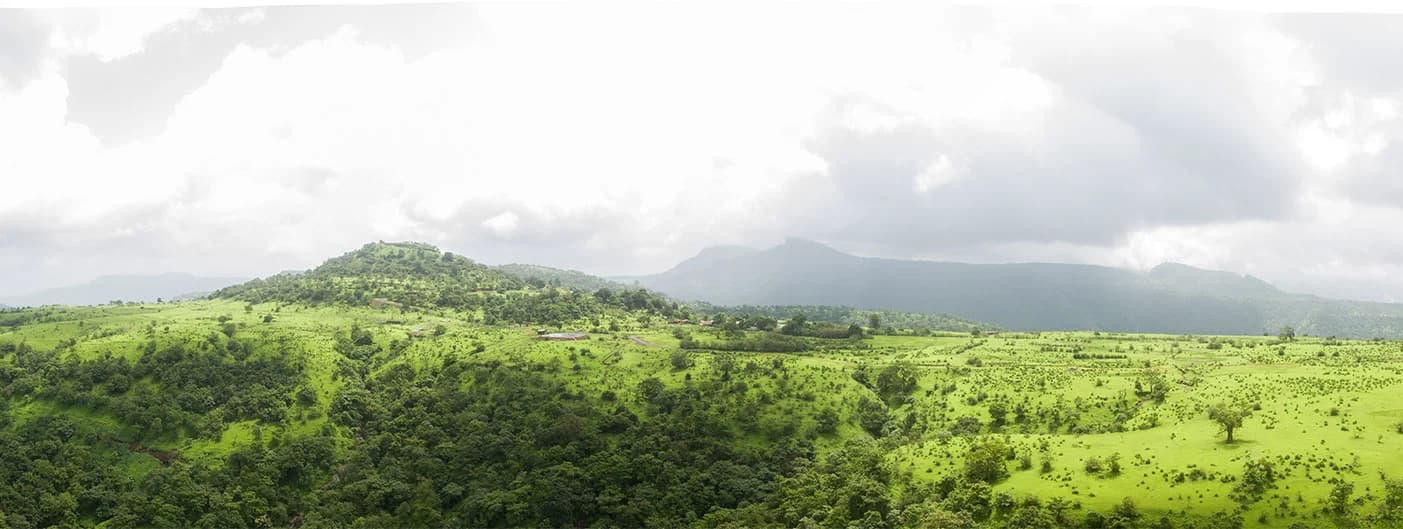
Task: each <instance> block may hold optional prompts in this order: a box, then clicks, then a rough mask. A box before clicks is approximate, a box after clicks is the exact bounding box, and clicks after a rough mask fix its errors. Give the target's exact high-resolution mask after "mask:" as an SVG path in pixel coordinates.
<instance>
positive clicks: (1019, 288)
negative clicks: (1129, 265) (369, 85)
mask: <svg viewBox="0 0 1403 529" xmlns="http://www.w3.org/2000/svg"><path fill="white" fill-rule="evenodd" d="M629 279H630V280H635V281H637V282H638V283H639V284H641V285H643V286H645V287H648V288H651V289H655V290H658V291H660V292H663V293H665V294H668V295H670V296H673V297H675V298H678V299H685V300H703V301H706V302H710V303H715V304H717V305H840V306H852V307H858V308H865V309H892V310H901V311H912V312H922V313H943V314H958V315H960V316H962V317H966V318H971V319H974V320H979V321H988V322H990V323H993V324H997V325H1000V326H1003V327H1006V328H1009V329H1014V330H1054V329H1087V330H1103V331H1119V332H1163V333H1185V334H1260V333H1263V332H1271V333H1275V332H1276V330H1277V329H1279V328H1280V327H1282V326H1287V325H1290V326H1294V327H1295V328H1296V329H1297V332H1300V333H1308V334H1313V335H1321V336H1325V335H1337V336H1354V337H1401V336H1403V305H1399V304H1387V303H1371V302H1358V301H1342V300H1332V299H1326V298H1320V297H1316V296H1308V295H1301V294H1292V293H1287V292H1283V291H1281V290H1279V289H1277V288H1276V287H1273V286H1272V285H1270V284H1268V283H1266V282H1265V281H1262V280H1260V279H1257V278H1254V277H1251V276H1244V275H1240V274H1234V273H1230V272H1221V271H1212V270H1202V269H1198V268H1194V267H1190V266H1187V265H1182V264H1175V263H1166V264H1163V265H1160V266H1158V267H1155V268H1154V269H1152V270H1149V271H1147V272H1139V271H1134V270H1126V269H1121V268H1113V267H1106V266H1096V265H1081V264H1058V263H1009V264H970V263H955V262H937V261H913V260H897V259H881V258H870V257H858V256H854V255H849V254H845V253H843V252H839V251H837V250H835V249H833V248H830V247H827V246H824V245H822V244H819V243H817V242H813V241H808V240H802V239H789V240H786V241H785V242H784V243H783V244H780V245H778V246H775V247H773V248H770V249H767V250H738V249H734V248H727V249H724V250H720V251H717V250H704V251H703V252H701V254H699V255H698V256H697V257H695V258H693V259H689V260H687V261H684V262H682V263H680V264H678V265H677V266H675V267H673V268H672V269H670V270H668V271H666V272H663V273H660V274H656V275H652V276H640V277H633V278H629Z"/></svg>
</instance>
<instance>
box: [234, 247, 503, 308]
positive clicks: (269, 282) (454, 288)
mask: <svg viewBox="0 0 1403 529" xmlns="http://www.w3.org/2000/svg"><path fill="white" fill-rule="evenodd" d="M522 285H523V284H522V282H521V281H520V280H519V279H517V278H516V277H513V276H511V275H508V274H506V273H503V272H501V271H498V270H495V269H493V268H492V267H489V266H487V265H483V264H480V263H477V262H475V261H473V260H471V259H468V258H466V257H463V256H460V255H454V254H452V253H445V252H440V251H439V249H438V248H435V247H433V246H431V245H427V244H422V243H386V242H375V243H369V244H366V245H365V246H362V247H361V248H359V249H357V250H354V251H351V252H348V253H346V254H345V255H341V256H339V257H334V258H331V259H328V260H327V261H326V262H325V263H322V265H321V266H318V267H316V268H314V269H312V270H309V271H307V272H305V273H297V274H292V273H282V274H278V275H274V276H271V277H268V278H264V279H255V280H252V281H249V282H247V283H243V284H240V285H235V286H231V287H228V288H224V289H220V290H218V291H216V292H215V293H214V294H213V296H214V297H220V298H234V299H240V300H244V301H250V302H255V303H260V302H265V301H280V302H284V303H299V302H300V303H312V304H318V303H341V304H352V305H354V304H363V303H368V302H369V301H370V300H372V299H384V300H389V301H393V302H395V303H399V304H403V305H409V306H422V307H428V306H465V305H467V304H470V303H472V301H473V300H474V299H476V298H479V297H480V296H478V295H477V293H479V292H487V291H505V290H512V289H517V288H520V287H521V286H522Z"/></svg>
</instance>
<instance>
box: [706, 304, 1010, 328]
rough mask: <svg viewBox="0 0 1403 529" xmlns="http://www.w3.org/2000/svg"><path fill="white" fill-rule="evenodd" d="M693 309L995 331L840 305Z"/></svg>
mask: <svg viewBox="0 0 1403 529" xmlns="http://www.w3.org/2000/svg"><path fill="white" fill-rule="evenodd" d="M691 308H692V309H693V310H696V311H698V312H701V313H707V314H714V313H718V312H720V313H725V314H731V315H742V316H763V317H767V318H770V319H776V320H785V319H791V318H794V317H795V316H800V315H802V316H804V317H806V318H808V319H809V320H810V321H815V322H828V323H835V324H841V325H868V324H870V323H871V322H872V321H873V320H872V316H874V315H875V316H877V321H879V322H880V323H881V327H882V329H874V330H877V331H879V332H880V331H882V330H884V329H887V328H891V329H910V330H914V331H952V332H962V333H963V332H973V331H975V330H983V331H988V330H998V329H999V327H998V326H997V325H993V324H989V323H981V322H977V321H972V320H968V319H965V318H961V317H958V316H952V315H949V314H925V313H919V312H905V311H897V310H870V309H858V308H853V307H843V306H828V305H731V306H721V305H711V304H708V303H694V304H692V305H691Z"/></svg>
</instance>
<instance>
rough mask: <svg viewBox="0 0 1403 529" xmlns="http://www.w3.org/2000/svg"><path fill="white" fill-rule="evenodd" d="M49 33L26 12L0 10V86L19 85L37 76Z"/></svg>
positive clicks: (11, 87) (0, 87)
mask: <svg viewBox="0 0 1403 529" xmlns="http://www.w3.org/2000/svg"><path fill="white" fill-rule="evenodd" d="M50 33H51V28H50V27H49V26H48V24H46V23H44V22H43V21H42V20H40V19H39V18H38V17H36V16H34V14H33V13H31V12H29V11H24V10H19V9H0V89H16V88H22V87H24V85H26V84H28V83H29V80H30V79H32V78H34V76H35V75H38V73H39V66H40V64H41V63H42V62H43V59H44V51H45V49H46V48H47V47H48V42H47V41H48V38H49V34H50Z"/></svg>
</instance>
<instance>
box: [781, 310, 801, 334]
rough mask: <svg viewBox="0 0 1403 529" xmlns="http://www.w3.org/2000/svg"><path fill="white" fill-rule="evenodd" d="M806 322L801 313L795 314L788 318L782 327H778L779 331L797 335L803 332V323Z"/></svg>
mask: <svg viewBox="0 0 1403 529" xmlns="http://www.w3.org/2000/svg"><path fill="white" fill-rule="evenodd" d="M807 322H808V318H805V317H804V315H803V314H799V315H796V316H794V317H793V318H790V319H789V321H788V322H786V323H785V324H784V326H783V327H780V328H779V332H780V333H782V334H788V335H790V336H799V335H801V334H804V324H805V323H807Z"/></svg>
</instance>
